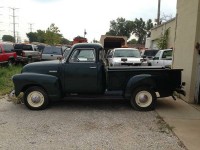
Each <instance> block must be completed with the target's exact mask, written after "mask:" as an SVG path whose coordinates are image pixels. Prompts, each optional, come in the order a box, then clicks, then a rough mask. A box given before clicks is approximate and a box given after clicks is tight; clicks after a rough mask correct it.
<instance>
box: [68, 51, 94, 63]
mask: <svg viewBox="0 0 200 150" xmlns="http://www.w3.org/2000/svg"><path fill="white" fill-rule="evenodd" d="M69 62H95V50H94V49H77V50H75V51H74V53H73V54H72V56H71V58H70V60H69Z"/></svg>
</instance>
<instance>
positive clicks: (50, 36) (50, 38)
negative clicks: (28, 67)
mask: <svg viewBox="0 0 200 150" xmlns="http://www.w3.org/2000/svg"><path fill="white" fill-rule="evenodd" d="M59 32H60V30H59V29H58V27H56V26H55V24H54V23H52V24H51V25H50V27H49V28H47V30H46V34H45V42H46V43H47V44H50V45H56V44H59V43H60V41H61V37H62V35H61V34H59Z"/></svg>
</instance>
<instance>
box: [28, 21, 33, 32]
mask: <svg viewBox="0 0 200 150" xmlns="http://www.w3.org/2000/svg"><path fill="white" fill-rule="evenodd" d="M29 26H30V28H29V29H30V32H33V23H29Z"/></svg>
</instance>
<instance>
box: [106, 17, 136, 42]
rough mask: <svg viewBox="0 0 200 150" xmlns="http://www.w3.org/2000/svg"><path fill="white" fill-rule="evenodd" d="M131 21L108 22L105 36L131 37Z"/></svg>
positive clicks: (121, 19)
mask: <svg viewBox="0 0 200 150" xmlns="http://www.w3.org/2000/svg"><path fill="white" fill-rule="evenodd" d="M132 24H133V22H132V21H128V20H126V19H125V18H117V19H116V20H112V21H110V29H109V31H108V32H107V33H106V35H110V36H127V38H129V37H130V36H131V30H132V28H131V27H132Z"/></svg>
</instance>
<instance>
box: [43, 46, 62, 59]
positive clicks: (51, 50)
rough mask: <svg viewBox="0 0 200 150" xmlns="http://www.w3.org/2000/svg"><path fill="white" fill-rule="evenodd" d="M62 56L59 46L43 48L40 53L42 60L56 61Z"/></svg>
mask: <svg viewBox="0 0 200 150" xmlns="http://www.w3.org/2000/svg"><path fill="white" fill-rule="evenodd" d="M62 56H63V50H62V48H61V47H60V46H45V48H44V50H43V51H42V60H56V59H58V58H59V57H62Z"/></svg>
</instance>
